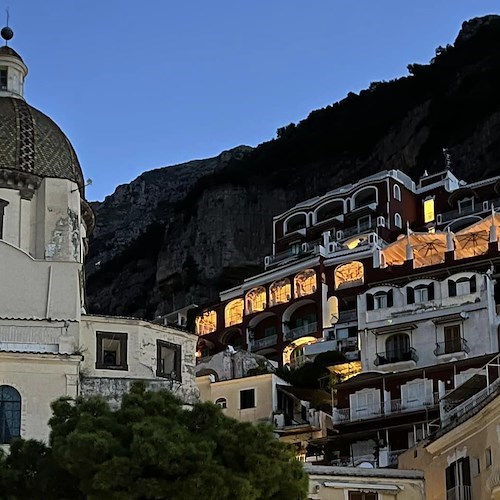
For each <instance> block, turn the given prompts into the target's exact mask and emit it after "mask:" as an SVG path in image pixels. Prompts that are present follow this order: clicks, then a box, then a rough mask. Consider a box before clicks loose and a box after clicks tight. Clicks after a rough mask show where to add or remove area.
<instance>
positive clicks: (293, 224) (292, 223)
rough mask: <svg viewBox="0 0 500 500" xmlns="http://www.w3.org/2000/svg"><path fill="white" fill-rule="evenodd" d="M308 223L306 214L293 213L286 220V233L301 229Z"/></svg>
mask: <svg viewBox="0 0 500 500" xmlns="http://www.w3.org/2000/svg"><path fill="white" fill-rule="evenodd" d="M306 225H307V219H306V214H295V215H292V216H291V217H290V218H289V219H287V221H286V222H285V234H288V233H293V232H294V231H298V230H299V229H303V228H305V227H306Z"/></svg>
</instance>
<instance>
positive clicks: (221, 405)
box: [215, 398, 227, 410]
mask: <svg viewBox="0 0 500 500" xmlns="http://www.w3.org/2000/svg"><path fill="white" fill-rule="evenodd" d="M215 404H216V405H217V406H218V407H219V408H222V409H223V410H224V409H225V408H227V400H226V398H219V399H217V400H216V401H215Z"/></svg>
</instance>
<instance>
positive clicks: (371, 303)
mask: <svg viewBox="0 0 500 500" xmlns="http://www.w3.org/2000/svg"><path fill="white" fill-rule="evenodd" d="M374 308H375V304H374V300H373V295H372V294H371V293H367V294H366V310H367V311H373V309H374Z"/></svg>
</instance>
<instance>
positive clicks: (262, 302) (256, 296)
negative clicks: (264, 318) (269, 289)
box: [245, 286, 267, 314]
mask: <svg viewBox="0 0 500 500" xmlns="http://www.w3.org/2000/svg"><path fill="white" fill-rule="evenodd" d="M266 302H267V300H266V289H265V288H264V287H263V286H258V287H256V288H252V289H251V290H250V291H249V292H247V294H246V295H245V305H246V307H245V311H246V313H247V314H252V313H254V312H258V311H263V310H264V309H265V308H266V307H267V303H266Z"/></svg>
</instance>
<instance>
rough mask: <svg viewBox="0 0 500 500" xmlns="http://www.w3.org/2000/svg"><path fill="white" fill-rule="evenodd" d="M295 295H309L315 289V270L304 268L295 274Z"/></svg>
mask: <svg viewBox="0 0 500 500" xmlns="http://www.w3.org/2000/svg"><path fill="white" fill-rule="evenodd" d="M294 281H295V297H304V296H306V295H311V293H314V292H315V291H316V272H315V271H314V269H306V270H305V271H302V272H300V273H298V274H297V275H296V276H295V280H294Z"/></svg>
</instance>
